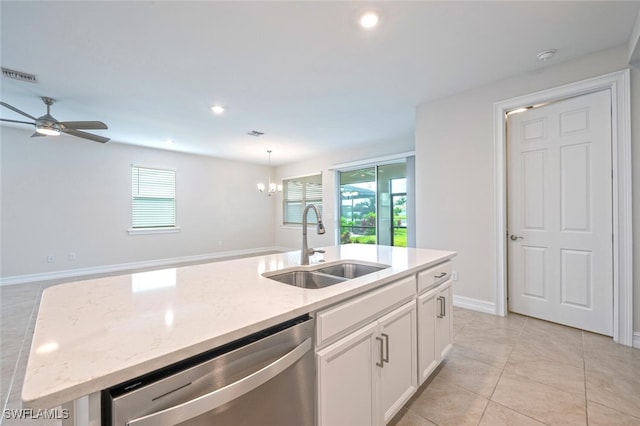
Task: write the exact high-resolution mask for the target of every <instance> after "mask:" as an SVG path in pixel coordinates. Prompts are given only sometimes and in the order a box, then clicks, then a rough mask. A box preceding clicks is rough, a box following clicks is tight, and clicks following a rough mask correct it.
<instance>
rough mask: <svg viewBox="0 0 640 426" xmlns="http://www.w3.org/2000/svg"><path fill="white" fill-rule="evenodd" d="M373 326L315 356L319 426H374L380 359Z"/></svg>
mask: <svg viewBox="0 0 640 426" xmlns="http://www.w3.org/2000/svg"><path fill="white" fill-rule="evenodd" d="M377 331H378V323H377V322H374V323H372V324H370V325H368V326H366V327H363V328H361V329H360V330H358V331H356V332H354V333H352V334H350V335H348V336H346V337H344V338H343V339H341V340H339V341H337V342H336V343H334V344H332V345H330V346H328V347H327V348H325V349H322V350H321V351H319V352H318V364H317V365H318V367H317V368H318V425H320V426H341V425H345V426H353V425H374V424H376V423H377V422H378V416H377V415H376V413H377V412H378V406H377V400H376V396H377V395H378V380H379V379H378V371H377V368H378V367H376V362H377V361H378V358H379V356H380V349H379V348H380V344H379V342H378V341H377V340H376V337H377V336H378V333H377Z"/></svg>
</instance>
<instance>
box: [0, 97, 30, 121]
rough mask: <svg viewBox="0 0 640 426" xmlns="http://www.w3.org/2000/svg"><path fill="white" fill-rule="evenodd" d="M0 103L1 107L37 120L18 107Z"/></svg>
mask: <svg viewBox="0 0 640 426" xmlns="http://www.w3.org/2000/svg"><path fill="white" fill-rule="evenodd" d="M0 105H2V106H3V107H6V108H9V109H10V110H11V111H15V112H17V113H18V114H20V115H24V116H25V117H29V118H30V119H32V120H34V121H35V120H37V118H35V117H34V116H32V115H29V114H27V113H26V112H24V111H20V110H19V109H18V108H16V107H12V106H11V105H9V104H8V103H5V102H0Z"/></svg>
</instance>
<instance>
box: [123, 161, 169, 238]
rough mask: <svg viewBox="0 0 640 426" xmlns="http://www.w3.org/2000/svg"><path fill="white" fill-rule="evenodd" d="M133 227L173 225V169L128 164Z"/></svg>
mask: <svg viewBox="0 0 640 426" xmlns="http://www.w3.org/2000/svg"><path fill="white" fill-rule="evenodd" d="M131 181H132V189H133V190H132V195H133V200H132V203H131V206H132V208H131V211H132V226H133V229H145V228H175V226H176V172H175V171H173V170H160V169H147V168H143V167H136V166H132V167H131Z"/></svg>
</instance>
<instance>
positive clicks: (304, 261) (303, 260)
mask: <svg viewBox="0 0 640 426" xmlns="http://www.w3.org/2000/svg"><path fill="white" fill-rule="evenodd" d="M310 209H313V210H314V211H315V213H316V217H317V218H318V227H317V230H316V232H317V233H318V235H322V234H324V233H325V232H326V231H325V229H324V224H323V223H322V215H321V214H320V210H319V209H318V207H317V206H316V205H315V204H309V205H308V206H307V207H306V208H305V209H304V212H303V213H302V253H301V255H300V264H301V265H308V264H309V255H310V254H314V253H317V252H321V253H324V252H323V251H322V250H315V249H310V248H309V245H308V243H307V214H308V213H309V210H310Z"/></svg>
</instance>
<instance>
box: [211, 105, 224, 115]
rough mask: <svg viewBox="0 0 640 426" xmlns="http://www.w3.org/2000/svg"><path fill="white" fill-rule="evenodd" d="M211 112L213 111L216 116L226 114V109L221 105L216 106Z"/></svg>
mask: <svg viewBox="0 0 640 426" xmlns="http://www.w3.org/2000/svg"><path fill="white" fill-rule="evenodd" d="M211 111H213V113H214V114H218V115H219V114H222V113H223V112H224V107H223V106H221V105H214V106H212V107H211Z"/></svg>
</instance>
